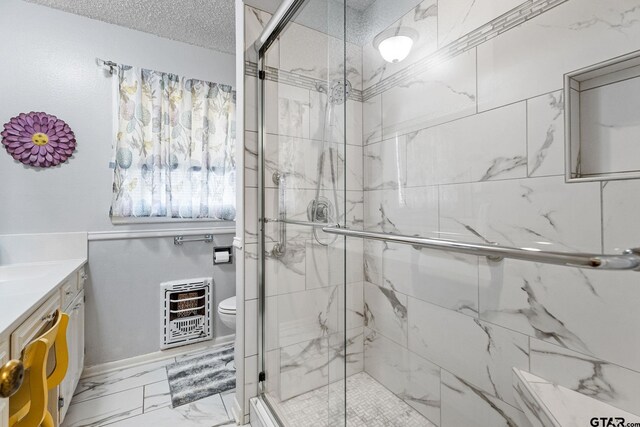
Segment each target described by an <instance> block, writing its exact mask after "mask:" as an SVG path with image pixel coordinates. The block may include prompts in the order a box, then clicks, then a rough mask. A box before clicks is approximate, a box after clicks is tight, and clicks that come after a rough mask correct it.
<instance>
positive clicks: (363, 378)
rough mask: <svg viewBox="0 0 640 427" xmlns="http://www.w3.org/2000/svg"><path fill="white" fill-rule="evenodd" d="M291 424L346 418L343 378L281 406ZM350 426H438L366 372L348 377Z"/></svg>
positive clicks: (316, 426) (319, 424) (330, 424)
mask: <svg viewBox="0 0 640 427" xmlns="http://www.w3.org/2000/svg"><path fill="white" fill-rule="evenodd" d="M278 409H279V413H280V415H281V416H282V418H284V419H285V420H286V421H285V422H286V423H287V425H288V426H289V427H301V426H305V427H334V426H338V425H341V424H342V419H343V418H344V390H343V383H342V382H341V381H339V382H337V383H333V384H331V385H329V386H324V387H321V388H318V389H315V390H312V391H310V392H308V393H305V394H302V395H299V396H296V397H293V398H291V399H288V400H286V401H284V402H281V403H280V404H279V405H278ZM347 426H348V427H361V426H362V427H365V426H366V427H378V426H379V427H389V426H393V427H395V426H398V427H400V426H402V427H414V426H415V427H435V424H433V423H431V422H430V421H429V420H427V419H426V418H425V417H423V416H422V415H421V414H420V413H419V412H418V411H416V410H415V409H413V408H412V407H411V406H409V405H408V404H406V403H405V402H404V401H403V400H402V399H400V398H399V397H398V396H396V395H395V394H393V393H392V392H391V391H389V390H388V389H387V388H386V387H384V386H383V385H382V384H380V383H379V382H377V381H376V380H374V379H373V378H372V377H371V376H369V375H368V374H366V373H364V372H360V373H358V374H355V375H352V376H350V377H348V378H347Z"/></svg>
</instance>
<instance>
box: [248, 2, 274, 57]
mask: <svg viewBox="0 0 640 427" xmlns="http://www.w3.org/2000/svg"><path fill="white" fill-rule="evenodd" d="M269 19H271V14H270V13H267V12H264V11H262V10H260V9H256V8H254V7H251V6H246V5H245V7H244V51H245V52H244V59H245V61H251V62H254V63H257V62H258V53H257V52H256V50H255V48H254V46H253V44H254V43H255V41H256V40H258V37H260V34H261V33H262V30H263V28H264V26H265V25H266V24H267V22H269ZM278 44H279V42H278V41H277V40H276V41H275V43H274V44H273V45H272V46H271V47H270V48H269V50H268V52H267V55H266V58H265V60H266V61H265V63H266V65H267V66H269V67H278V65H279V63H280V58H279V52H280V48H279V45H278Z"/></svg>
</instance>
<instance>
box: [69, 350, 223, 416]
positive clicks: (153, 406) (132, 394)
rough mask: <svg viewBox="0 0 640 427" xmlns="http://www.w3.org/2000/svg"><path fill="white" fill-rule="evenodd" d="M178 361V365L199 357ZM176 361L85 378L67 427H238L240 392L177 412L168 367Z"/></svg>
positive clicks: (210, 399) (202, 401) (201, 402)
mask: <svg viewBox="0 0 640 427" xmlns="http://www.w3.org/2000/svg"><path fill="white" fill-rule="evenodd" d="M201 352H202V351H200V352H197V353H192V354H187V355H185V356H178V357H177V358H178V359H181V358H184V357H190V356H193V355H196V354H198V353H201ZM175 361H176V358H170V359H166V360H162V361H158V362H151V363H148V364H145V365H140V366H135V367H132V368H125V369H121V370H118V371H115V372H111V373H106V374H102V375H97V376H94V377H89V378H82V379H81V380H80V383H79V384H78V388H77V389H76V393H75V395H74V397H73V400H72V401H71V406H70V407H69V410H68V412H67V414H66V417H65V420H64V423H63V424H62V427H98V426H106V425H109V426H113V427H116V426H117V427H124V426H135V427H146V426H150V427H151V426H152V427H174V426H180V427H191V426H193V427H199V426H205V427H219V426H232V425H235V424H236V423H235V421H234V419H233V416H232V414H231V408H232V404H233V400H234V396H235V390H229V391H226V392H223V393H219V394H216V395H213V396H209V397H206V398H204V399H201V400H198V401H196V402H193V403H190V404H187V405H183V406H180V407H177V408H172V407H171V396H170V393H169V383H168V381H167V371H166V365H168V364H171V363H174V362H175Z"/></svg>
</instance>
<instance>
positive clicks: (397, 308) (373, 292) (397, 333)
mask: <svg viewBox="0 0 640 427" xmlns="http://www.w3.org/2000/svg"><path fill="white" fill-rule="evenodd" d="M407 310H408V308H407V296H406V295H403V294H401V293H398V292H395V291H394V290H392V289H390V288H388V287H381V286H376V285H373V284H371V283H366V282H365V284H364V325H365V326H366V327H368V328H370V329H373V330H374V331H376V332H379V333H380V334H382V335H384V336H385V337H387V338H389V339H391V340H393V341H395V342H396V343H398V344H400V345H402V346H404V347H407V337H408V332H407V328H408V316H407Z"/></svg>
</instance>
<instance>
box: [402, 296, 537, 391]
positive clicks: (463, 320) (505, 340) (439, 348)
mask: <svg viewBox="0 0 640 427" xmlns="http://www.w3.org/2000/svg"><path fill="white" fill-rule="evenodd" d="M408 312H409V350H411V351H413V352H415V353H417V354H419V355H420V356H422V357H424V358H426V359H427V360H429V361H431V362H433V363H435V364H436V365H438V366H440V367H442V368H443V369H446V370H448V371H450V372H452V373H454V374H455V375H456V376H458V377H460V378H463V379H464V380H465V381H467V382H469V383H470V384H473V385H474V386H475V387H478V388H480V389H481V390H483V391H484V392H486V393H489V394H491V395H493V396H495V397H497V398H499V399H501V400H504V401H506V402H507V403H513V404H515V402H514V401H513V393H512V389H511V368H512V367H519V368H523V369H526V368H527V367H528V366H529V355H528V349H529V343H528V337H526V336H525V335H522V334H519V333H517V332H513V331H510V330H508V329H504V328H501V327H499V326H494V325H491V324H489V323H485V322H482V321H479V320H478V319H476V318H473V317H470V316H467V315H464V314H460V313H456V312H454V311H451V310H447V309H443V308H441V307H437V306H435V305H433V304H429V303H426V302H423V301H420V300H418V299H415V298H411V297H409V309H408ZM443 325H446V327H443Z"/></svg>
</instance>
